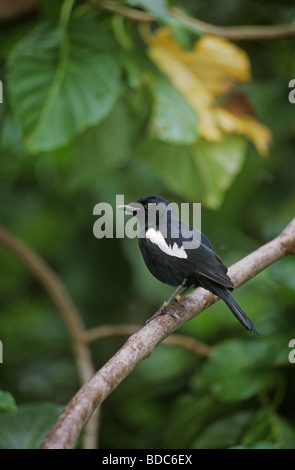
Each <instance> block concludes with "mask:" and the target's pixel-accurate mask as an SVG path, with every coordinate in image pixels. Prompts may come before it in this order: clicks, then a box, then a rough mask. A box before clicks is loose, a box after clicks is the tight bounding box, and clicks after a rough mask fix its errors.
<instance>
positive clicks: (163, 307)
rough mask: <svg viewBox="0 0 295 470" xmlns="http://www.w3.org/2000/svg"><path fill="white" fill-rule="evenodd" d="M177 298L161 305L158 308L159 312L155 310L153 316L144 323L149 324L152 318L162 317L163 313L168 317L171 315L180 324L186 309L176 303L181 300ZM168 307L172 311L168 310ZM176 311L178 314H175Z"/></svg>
mask: <svg viewBox="0 0 295 470" xmlns="http://www.w3.org/2000/svg"><path fill="white" fill-rule="evenodd" d="M177 297H179V298H177ZM177 297H176V298H175V299H173V300H171V301H170V302H169V303H168V302H164V303H163V305H161V307H160V308H159V310H157V311H156V313H154V315H152V316H151V318H149V319H148V320H147V321H146V323H149V322H150V321H152V320H154V318H156V317H158V316H160V315H163V314H164V313H168V314H169V315H171V317H173V318H176V320H178V322H180V318H181V317H182V316H183V315H184V314H185V312H186V309H185V306H184V305H182V304H181V303H179V302H178V300H180V299H181V296H177ZM168 307H172V309H168ZM177 310H178V311H179V312H177Z"/></svg>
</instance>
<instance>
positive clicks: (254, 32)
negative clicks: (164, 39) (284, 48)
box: [88, 0, 295, 41]
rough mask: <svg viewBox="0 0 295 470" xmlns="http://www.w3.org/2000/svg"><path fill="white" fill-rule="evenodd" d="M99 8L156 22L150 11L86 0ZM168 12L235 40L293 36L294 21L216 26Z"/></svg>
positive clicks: (192, 26) (204, 30)
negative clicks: (266, 24) (272, 23)
mask: <svg viewBox="0 0 295 470" xmlns="http://www.w3.org/2000/svg"><path fill="white" fill-rule="evenodd" d="M88 1H89V2H90V3H92V4H94V5H95V6H97V7H99V8H103V9H104V10H107V11H110V12H113V13H118V14H120V15H122V16H125V17H126V18H129V19H131V20H134V21H138V22H156V21H157V19H156V18H155V17H154V16H153V15H151V14H150V13H148V12H146V11H143V10H139V9H137V8H132V7H129V6H126V5H120V4H117V3H111V2H103V1H100V0H88ZM169 13H170V15H171V16H172V17H174V18H175V19H177V20H178V21H179V22H180V23H182V24H183V25H185V26H188V27H189V28H190V29H191V30H195V31H196V32H197V33H200V32H202V33H207V34H213V35H215V36H221V37H223V38H227V39H231V40H236V41H247V40H248V41H249V40H252V41H253V40H269V39H278V38H287V37H294V36H295V23H294V22H292V23H282V24H277V25H269V26H265V25H261V26H260V25H259V26H216V25H213V24H210V23H206V22H205V21H201V20H199V19H197V18H192V17H191V16H189V15H187V14H186V13H184V12H183V11H182V10H180V9H179V8H176V7H171V8H169Z"/></svg>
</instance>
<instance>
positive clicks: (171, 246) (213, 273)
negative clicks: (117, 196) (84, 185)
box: [118, 195, 258, 334]
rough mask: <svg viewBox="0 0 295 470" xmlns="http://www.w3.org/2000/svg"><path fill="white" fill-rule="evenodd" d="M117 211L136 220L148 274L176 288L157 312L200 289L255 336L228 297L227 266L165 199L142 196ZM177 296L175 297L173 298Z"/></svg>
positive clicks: (242, 314)
mask: <svg viewBox="0 0 295 470" xmlns="http://www.w3.org/2000/svg"><path fill="white" fill-rule="evenodd" d="M118 209H122V210H125V211H127V212H130V213H131V214H132V215H133V216H135V217H136V218H137V219H138V221H139V225H140V235H139V238H138V243H139V248H140V251H141V254H142V256H143V259H144V261H145V264H146V266H147V268H148V269H149V271H150V272H151V273H152V274H153V275H154V276H155V277H156V278H157V279H158V280H159V281H161V282H163V283H164V284H169V285H171V286H174V287H176V290H175V291H174V292H173V293H172V295H171V296H170V297H169V299H167V301H166V302H164V304H163V307H162V309H160V310H159V311H158V313H161V312H162V310H163V308H165V307H166V306H167V305H168V303H169V302H170V301H171V300H173V299H174V297H175V296H176V294H177V293H178V292H179V291H180V289H181V288H183V287H184V288H185V291H184V292H187V291H188V290H189V289H191V288H195V287H198V286H201V287H203V288H205V289H207V290H209V291H210V292H212V293H213V294H215V295H217V296H218V297H220V298H221V299H222V300H223V301H224V302H225V303H226V305H227V306H228V308H229V309H230V310H231V312H232V313H233V314H234V316H235V317H236V318H237V319H238V320H239V322H240V323H241V324H242V325H243V326H244V327H245V328H246V329H247V330H248V331H253V332H254V333H256V334H258V331H257V330H256V328H255V326H254V325H253V323H252V322H251V320H250V319H249V318H248V317H247V315H246V314H245V313H244V312H243V310H242V309H241V307H240V306H239V305H238V304H237V302H236V301H235V300H234V299H233V298H232V297H231V295H230V293H229V291H231V290H232V289H233V288H234V285H233V283H232V281H231V279H230V277H229V276H228V274H227V267H226V266H225V264H224V263H223V262H222V260H221V259H220V258H219V257H218V256H217V254H216V251H215V249H214V248H213V246H212V245H211V243H210V242H209V240H208V239H207V238H206V237H205V235H203V234H202V233H201V232H199V231H198V230H196V229H194V228H192V227H190V226H188V225H186V224H184V223H183V222H182V221H181V220H180V219H179V218H178V216H177V215H176V214H175V212H174V211H173V209H172V208H171V206H170V203H169V202H168V201H167V200H166V199H164V198H162V197H161V196H155V195H150V196H145V197H141V198H139V199H137V200H136V201H135V202H133V203H131V204H128V205H124V206H118ZM188 242H190V243H191V245H192V248H189V247H187V246H190V245H189V244H188ZM194 242H195V243H194ZM182 295H183V293H182ZM182 295H181V296H182ZM181 296H179V295H178V296H176V299H177V300H179V299H180V298H181ZM152 318H153V317H152Z"/></svg>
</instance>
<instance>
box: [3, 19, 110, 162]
mask: <svg viewBox="0 0 295 470" xmlns="http://www.w3.org/2000/svg"><path fill="white" fill-rule="evenodd" d="M9 69H10V73H9V85H10V92H11V98H12V102H13V108H14V112H15V114H16V116H17V117H18V119H19V122H20V124H21V127H22V130H23V134H24V138H25V145H26V147H27V149H28V150H29V151H30V152H33V153H34V152H39V151H42V150H43V151H49V150H52V149H54V148H57V147H61V146H63V145H65V144H66V143H68V142H69V140H70V139H71V138H72V137H73V136H74V135H76V134H77V133H79V132H81V131H82V130H84V129H86V128H87V127H89V126H91V125H94V124H97V123H98V122H100V121H101V120H102V119H103V118H104V117H105V116H106V115H107V114H108V113H109V112H110V110H111V108H112V106H113V105H114V102H115V100H116V98H117V96H118V93H119V68H118V65H117V62H116V60H115V57H114V48H113V43H112V41H111V40H110V38H109V36H108V35H107V34H106V32H105V31H104V30H103V29H102V28H101V26H99V24H98V23H97V22H96V21H95V20H93V19H87V18H80V19H77V20H73V21H71V22H70V24H69V26H68V30H67V32H66V34H64V31H63V30H62V29H60V28H52V27H50V26H48V25H47V24H44V23H41V24H40V25H39V26H38V27H37V28H36V29H35V30H33V31H32V32H31V34H30V35H29V36H28V37H27V38H26V39H25V40H22V41H21V42H20V43H19V45H18V46H17V47H16V49H15V50H14V52H13V54H12V55H11V57H10V62H9Z"/></svg>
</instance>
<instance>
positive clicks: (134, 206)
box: [117, 202, 140, 214]
mask: <svg viewBox="0 0 295 470" xmlns="http://www.w3.org/2000/svg"><path fill="white" fill-rule="evenodd" d="M117 209H120V210H122V211H125V212H130V213H131V214H134V212H135V213H136V212H138V211H139V210H140V204H137V203H136V202H135V203H131V204H127V205H126V206H117Z"/></svg>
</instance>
